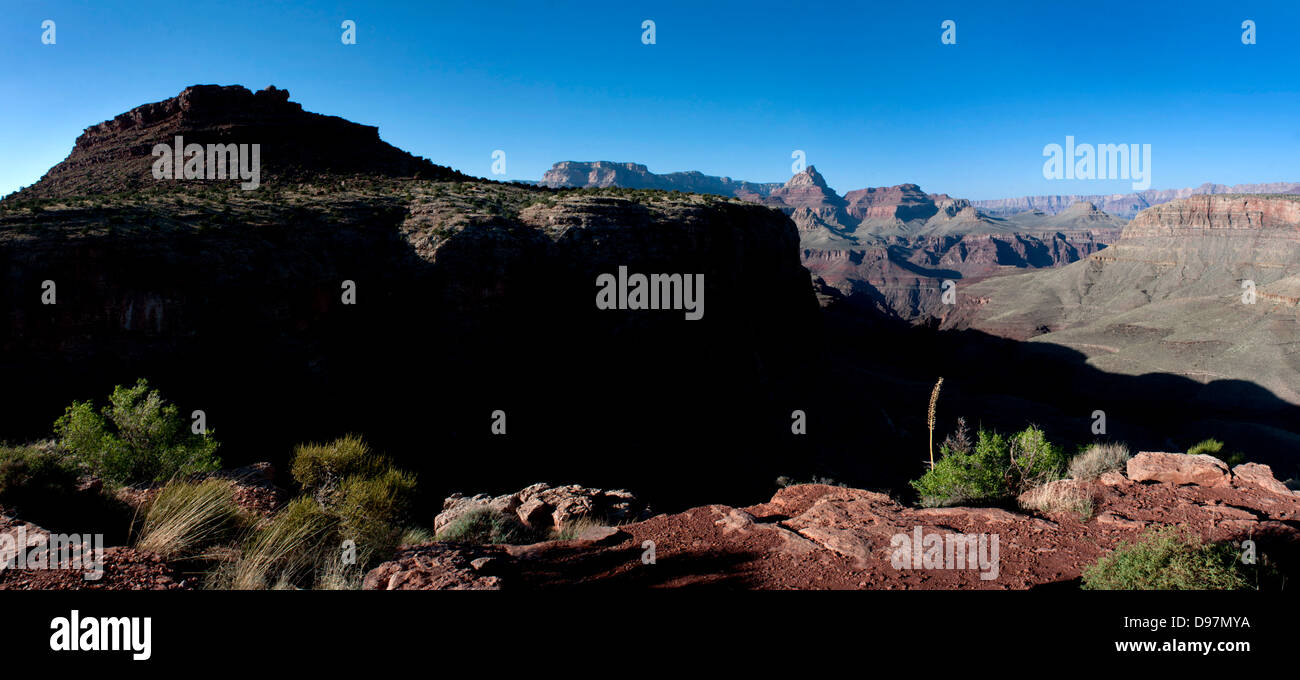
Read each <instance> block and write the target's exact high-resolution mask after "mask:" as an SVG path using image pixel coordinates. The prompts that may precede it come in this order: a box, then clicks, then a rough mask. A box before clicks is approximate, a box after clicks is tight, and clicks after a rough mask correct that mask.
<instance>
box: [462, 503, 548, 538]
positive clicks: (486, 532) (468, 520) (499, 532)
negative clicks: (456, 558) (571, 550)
mask: <svg viewBox="0 0 1300 680" xmlns="http://www.w3.org/2000/svg"><path fill="white" fill-rule="evenodd" d="M540 539H541V537H539V536H538V535H537V532H535V531H533V530H532V529H530V528H528V526H527V525H525V524H524V523H523V522H521V521H519V519H518V518H516V517H514V516H512V515H508V514H505V513H501V512H497V511H496V510H492V509H491V508H477V509H474V510H470V511H469V512H467V513H465V514H463V515H461V516H460V517H457V518H456V519H455V520H454V521H453V522H452V523H451V524H448V525H447V526H445V527H443V528H442V531H439V532H438V535H437V540H439V541H451V542H456V543H474V544H478V545H489V544H494V543H509V544H512V545H528V544H531V543H536V542H537V541H538V540H540Z"/></svg>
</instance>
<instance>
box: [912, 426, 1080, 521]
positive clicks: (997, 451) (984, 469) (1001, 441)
mask: <svg viewBox="0 0 1300 680" xmlns="http://www.w3.org/2000/svg"><path fill="white" fill-rule="evenodd" d="M940 453H941V457H940V458H939V460H938V461H936V462H935V465H934V467H933V468H931V469H930V470H928V471H927V472H926V473H925V474H924V475H922V476H921V478H920V479H917V480H915V481H913V482H912V487H913V488H914V489H916V491H917V494H918V495H919V496H920V498H921V504H922V505H928V506H935V505H957V504H961V503H990V502H995V501H999V500H1003V499H1005V498H1007V497H1010V496H1015V495H1019V494H1020V493H1023V492H1024V491H1027V490H1028V489H1030V488H1032V487H1034V486H1038V485H1040V484H1043V483H1046V482H1048V481H1052V480H1053V479H1055V478H1056V477H1058V476H1059V475H1060V473H1061V469H1062V468H1063V467H1064V464H1065V458H1064V455H1063V454H1062V453H1061V450H1060V448H1058V447H1056V446H1054V445H1052V444H1051V443H1050V442H1048V441H1047V438H1046V436H1045V435H1044V434H1043V431H1042V430H1040V429H1038V428H1037V427H1034V426H1032V425H1031V426H1030V427H1028V428H1026V429H1024V430H1022V431H1020V432H1018V433H1016V434H1014V435H1012V436H1010V437H1005V436H1003V435H1001V434H999V433H997V432H994V431H990V430H983V429H981V430H979V432H978V433H977V435H976V441H975V445H974V447H973V448H972V449H971V450H970V451H969V452H968V453H962V452H961V451H960V450H956V449H953V448H950V447H949V445H948V444H947V443H945V444H944V445H943V446H941V447H940Z"/></svg>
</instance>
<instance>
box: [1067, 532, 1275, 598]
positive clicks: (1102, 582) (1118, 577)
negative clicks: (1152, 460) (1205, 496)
mask: <svg viewBox="0 0 1300 680" xmlns="http://www.w3.org/2000/svg"><path fill="white" fill-rule="evenodd" d="M1248 576H1249V574H1248V572H1247V569H1246V565H1244V564H1243V563H1242V561H1241V559H1240V556H1239V554H1238V552H1237V550H1236V549H1235V548H1233V547H1232V546H1231V545H1229V544H1226V543H1205V542H1203V541H1202V540H1201V539H1200V537H1198V536H1195V535H1190V534H1186V533H1184V532H1183V531H1182V530H1180V529H1179V528H1178V527H1170V526H1166V527H1161V528H1159V529H1154V530H1148V531H1146V532H1144V533H1143V534H1142V536H1140V537H1139V538H1138V539H1137V540H1135V541H1132V542H1125V543H1122V544H1121V545H1120V546H1119V547H1118V548H1116V549H1115V550H1114V551H1112V552H1111V553H1110V554H1108V555H1104V556H1102V557H1101V558H1100V559H1098V560H1097V562H1096V563H1094V564H1092V565H1090V566H1088V567H1087V568H1085V569H1084V571H1083V586H1082V587H1083V589H1084V590H1243V589H1248V588H1251V587H1252V586H1251V581H1250V579H1249V578H1248Z"/></svg>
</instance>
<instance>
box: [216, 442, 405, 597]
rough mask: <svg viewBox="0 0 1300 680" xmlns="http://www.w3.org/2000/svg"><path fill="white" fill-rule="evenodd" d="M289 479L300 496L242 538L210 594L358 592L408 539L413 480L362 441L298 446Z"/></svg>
mask: <svg viewBox="0 0 1300 680" xmlns="http://www.w3.org/2000/svg"><path fill="white" fill-rule="evenodd" d="M290 471H291V474H292V475H293V477H294V479H295V481H297V482H298V483H299V484H300V485H301V486H302V490H303V495H301V496H299V497H298V498H296V499H294V500H293V501H291V502H290V503H289V504H288V505H286V506H285V507H284V508H283V509H281V510H280V511H279V512H277V513H276V514H275V515H274V516H273V517H271V518H270V520H268V521H267V522H265V523H264V524H263V525H261V526H260V527H258V528H257V529H255V530H254V531H252V532H251V534H249V535H248V536H246V537H245V538H244V540H243V541H242V542H241V544H240V549H239V555H238V557H237V559H235V560H234V561H233V562H232V563H231V564H229V565H226V566H225V567H223V568H222V569H221V570H219V571H218V573H217V574H216V575H215V577H214V579H213V584H214V586H213V587H227V588H236V589H241V590H244V589H264V588H313V587H314V588H325V589H338V588H356V587H359V585H360V582H361V576H362V574H364V573H365V570H367V569H369V568H370V567H372V566H374V565H375V564H376V563H378V562H380V561H382V560H384V559H387V558H388V557H389V556H391V555H392V554H393V552H394V551H395V550H396V549H397V547H398V546H399V545H400V544H401V543H402V542H403V541H404V539H405V538H406V537H407V536H408V535H409V534H410V531H409V530H408V515H409V512H410V508H411V503H412V501H413V499H414V497H415V476H414V475H412V474H410V473H408V472H403V471H401V470H398V469H397V468H395V467H393V465H392V463H391V462H390V461H389V460H388V458H387V457H385V456H381V455H378V454H375V453H373V452H372V451H371V450H370V447H369V446H368V445H367V444H366V443H365V441H363V440H362V439H361V438H360V437H357V436H355V435H348V436H345V437H341V438H339V439H336V440H334V441H332V442H329V443H326V444H303V445H300V446H299V447H297V449H296V451H295V455H294V459H293V463H292V465H291V466H290Z"/></svg>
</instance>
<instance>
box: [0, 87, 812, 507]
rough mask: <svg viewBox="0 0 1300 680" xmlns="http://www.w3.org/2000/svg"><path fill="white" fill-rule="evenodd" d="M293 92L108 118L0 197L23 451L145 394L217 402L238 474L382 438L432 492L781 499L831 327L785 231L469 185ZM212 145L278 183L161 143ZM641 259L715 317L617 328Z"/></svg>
mask: <svg viewBox="0 0 1300 680" xmlns="http://www.w3.org/2000/svg"><path fill="white" fill-rule="evenodd" d="M231 98H233V99H235V100H238V101H241V102H244V103H243V104H240V105H238V106H233V107H232V105H231V103H230V99H231ZM283 98H284V95H283V91H275V92H274V93H272V95H266V94H264V93H259V94H257V95H252V94H249V93H248V91H247V90H244V89H243V88H217V89H216V90H212V89H210V88H207V87H206V86H205V87H195V88H189V89H187V90H185V92H183V93H181V95H179V96H178V97H176V98H173V99H171V100H168V101H166V102H161V103H159V104H153V105H149V106H146V107H142V108H140V109H136V110H134V111H133V112H132V113H130V114H127V115H126V116H123V117H119V118H117V119H115V120H114V121H110V122H108V123H104V124H101V125H97V126H94V127H92V128H91V130H90V131H88V132H87V134H85V135H83V136H82V137H81V139H80V141H79V143H78V145H77V147H76V148H75V149H74V150H73V152H72V153H71V155H70V156H69V159H68V160H67V161H64V162H63V163H61V164H60V165H59V166H57V167H56V168H55V169H54V170H52V171H51V172H50V174H48V175H47V176H46V178H45V179H44V180H42V181H41V182H39V183H38V184H37V185H35V186H33V187H31V188H29V189H28V190H26V191H24V192H22V193H20V194H18V195H16V196H12V197H10V198H8V199H6V200H5V201H4V202H3V203H0V272H3V273H4V276H5V278H6V280H7V281H8V282H9V284H8V285H6V286H5V287H4V288H3V292H2V293H0V304H2V306H3V309H4V313H5V317H4V324H3V328H2V329H0V347H2V348H3V361H2V363H3V366H2V368H3V370H4V372H5V375H6V376H7V377H8V380H9V385H10V389H9V390H6V392H5V395H6V396H5V397H4V399H3V404H0V407H2V408H4V409H5V412H6V413H7V414H8V415H9V416H10V417H9V418H7V419H6V421H5V429H6V431H5V432H4V433H3V435H0V438H5V439H11V440H24V439H30V438H34V437H40V436H46V435H47V434H48V432H49V428H50V423H52V422H53V420H54V418H55V417H57V416H58V415H60V414H61V413H62V411H63V407H65V406H66V405H67V404H68V402H70V401H71V400H72V399H87V398H91V397H94V396H97V395H98V396H100V397H101V398H102V395H104V394H106V393H107V392H108V391H109V390H110V389H111V387H112V385H114V384H127V383H131V382H134V380H135V379H136V378H137V377H142V376H143V377H147V378H149V379H150V380H151V382H153V383H154V384H155V385H157V386H158V387H160V388H161V389H162V390H163V392H164V393H165V394H167V395H169V396H170V397H171V398H173V399H174V400H175V401H177V402H178V403H179V404H180V405H181V408H182V411H184V412H186V413H189V410H190V409H203V410H204V411H205V412H206V414H207V419H208V423H209V426H210V427H212V428H213V429H214V430H215V431H216V432H217V433H218V436H219V437H220V438H221V440H222V441H223V442H225V446H223V455H224V456H225V457H226V459H227V461H228V462H232V463H244V462H251V461H253V460H260V459H268V460H272V461H274V462H277V463H283V461H284V457H285V456H287V454H288V453H289V451H291V449H292V445H293V444H294V443H296V442H298V441H303V440H310V439H324V438H327V437H334V436H338V435H339V434H342V433H344V432H347V431H358V432H364V433H366V435H367V438H368V439H371V440H372V442H373V443H374V444H375V445H376V446H377V447H378V448H380V449H384V450H389V451H391V452H392V453H394V455H397V456H398V457H399V458H402V459H403V462H404V464H407V465H409V466H410V467H411V468H413V469H416V470H418V471H419V472H421V473H423V476H424V477H425V478H426V479H427V480H428V482H427V487H428V489H427V490H428V493H429V494H430V496H431V497H440V496H439V494H445V493H446V492H448V491H452V490H455V488H454V487H458V486H460V485H462V484H467V483H468V482H469V481H487V480H490V481H491V483H492V484H498V485H502V486H503V487H505V486H510V485H520V484H524V483H531V482H534V481H536V480H537V479H538V478H540V477H542V476H544V475H545V476H550V475H555V476H558V477H567V478H573V476H576V475H579V474H581V475H582V476H583V479H584V480H590V481H591V482H592V483H593V484H598V485H600V484H603V485H606V486H614V485H625V484H627V482H628V479H627V478H628V475H629V471H630V470H637V471H638V472H637V473H636V478H637V479H636V480H635V481H636V483H637V488H638V490H639V491H642V492H643V493H650V495H652V496H654V497H656V498H658V499H660V502H663V503H667V502H670V500H671V499H672V498H674V497H675V496H682V495H686V494H690V493H697V494H698V493H702V490H703V489H705V488H708V487H710V486H716V485H717V484H718V482H719V480H721V479H727V480H728V481H727V485H729V488H732V489H740V488H744V487H745V485H750V488H751V491H752V490H758V491H760V492H766V491H767V490H768V489H770V484H771V479H772V478H773V476H774V475H775V474H776V473H774V472H772V471H771V470H770V469H767V467H766V466H765V465H764V464H762V463H761V461H763V460H765V459H768V458H771V457H772V456H774V455H776V445H775V442H776V441H778V440H777V438H776V437H774V436H773V435H774V434H777V433H779V432H781V431H788V426H787V425H786V424H785V423H786V421H788V414H789V409H788V408H786V407H785V405H784V404H781V408H780V409H777V412H780V411H782V410H783V411H784V413H785V415H784V416H783V417H781V418H775V417H773V416H772V409H773V408H774V406H775V404H776V400H777V397H778V395H781V394H783V393H784V390H787V389H789V388H788V384H789V383H790V382H791V381H792V380H795V379H801V378H800V376H801V375H802V374H803V373H804V371H803V370H802V367H801V362H802V361H803V359H802V358H801V357H800V356H799V355H798V354H797V353H794V352H791V351H790V348H791V347H793V346H794V345H795V344H796V343H797V342H802V341H807V340H808V339H809V338H810V337H815V336H816V328H817V326H818V324H817V321H816V318H817V317H816V315H817V305H816V299H815V297H814V295H813V291H812V289H811V287H810V286H809V279H808V274H807V271H806V270H805V269H804V268H803V267H802V266H801V265H800V263H799V259H798V235H797V232H796V230H795V227H794V225H792V224H791V223H790V221H789V220H788V219H786V218H785V217H784V216H783V215H781V214H780V213H779V212H776V211H773V210H769V209H767V208H764V207H762V206H757V205H750V204H745V203H742V202H739V201H734V200H720V199H714V198H713V197H703V196H699V195H694V196H678V197H672V196H670V195H668V194H645V195H640V196H635V197H630V198H628V197H620V196H614V195H600V194H599V193H594V194H593V193H583V192H567V193H563V194H561V193H560V192H555V191H551V190H547V189H542V188H534V187H525V186H519V185H505V184H498V183H495V182H488V181H481V180H477V181H459V177H460V176H459V175H458V174H456V173H452V172H451V171H445V170H439V169H438V168H437V166H433V165H431V164H427V163H425V162H421V161H419V160H417V159H415V158H414V157H412V156H409V155H408V154H405V153H404V152H401V151H398V150H396V149H393V148H392V147H388V146H387V145H386V144H383V143H382V142H380V141H379V140H378V137H377V134H376V133H375V130H374V128H366V127H364V126H358V125H354V124H352V123H347V122H346V121H342V120H341V119H336V118H330V117H326V116H318V115H316V114H307V113H301V111H300V109H298V108H297V106H296V105H292V104H289V103H287V102H286V101H284V100H283ZM295 112H296V113H295ZM280 125H291V126H301V127H302V129H301V130H300V131H299V132H298V133H296V134H295V133H291V132H283V131H276V130H278V129H279V128H278V127H277V126H280ZM312 126H315V127H312ZM347 130H353V132H355V135H354V136H352V137H348V136H347V135H344V139H352V140H353V142H354V143H349V144H344V145H343V146H342V147H340V146H339V144H340V134H336V133H339V132H340V131H343V132H346V131H347ZM214 131H219V132H221V133H222V134H226V133H229V135H230V136H228V137H223V139H227V140H229V141H231V142H235V143H242V142H250V143H251V142H261V143H264V144H265V146H264V147H263V149H262V155H261V159H262V164H263V169H264V170H263V181H262V185H261V187H260V188H258V189H257V190H253V191H243V190H240V189H239V188H238V185H237V184H236V183H234V182H230V181H217V180H214V181H205V182H199V181H155V180H154V179H153V177H152V176H151V174H150V162H151V160H152V159H151V158H150V156H149V152H150V149H151V148H152V147H153V145H154V144H155V143H164V144H165V143H168V142H169V140H170V139H171V138H172V137H173V136H174V135H178V134H182V135H184V136H185V138H186V141H187V142H196V143H203V142H207V141H209V139H210V138H209V137H208V134H209V133H213V132H214ZM254 133H258V134H254ZM349 134H350V133H349ZM362 146H364V147H365V148H364V149H363V148H360V147H362ZM352 151H356V155H352V153H351V152H352ZM443 175H446V177H443ZM421 177H424V178H423V179H421ZM443 180H455V181H443ZM130 187H140V188H139V189H136V190H134V191H129V192H127V190H128V189H129V188H130ZM119 192H127V193H119ZM620 266H624V267H627V268H628V270H629V271H630V272H632V273H641V274H647V275H648V274H658V273H679V274H695V273H699V274H703V276H704V291H703V292H702V294H703V298H704V317H703V318H702V319H701V320H699V321H688V320H686V319H685V318H684V312H683V311H681V310H680V309H678V310H673V309H667V310H662V311H641V312H637V311H619V310H600V309H597V307H596V305H595V297H596V286H595V282H596V279H597V276H598V275H600V274H604V273H616V272H617V271H618V268H619V267H620ZM45 281H52V282H54V283H55V284H56V286H57V289H56V290H57V303H56V304H44V303H43V300H42V294H43V292H44V290H45V289H44V288H43V282H45ZM349 283H350V284H351V285H354V286H355V292H356V304H344V301H343V298H342V294H343V292H344V291H345V287H346V286H347V285H348V284H349ZM810 334H811V335H810ZM496 410H502V411H504V412H505V413H506V414H507V417H508V420H507V422H508V434H507V435H506V436H504V437H494V436H493V435H492V434H491V425H492V423H493V417H492V414H493V412H494V411H496ZM684 414H687V415H686V416H685V417H684ZM718 422H724V423H729V424H730V425H729V427H727V428H719V427H716V426H715V423H718ZM724 440H725V444H724ZM547 452H550V453H547ZM615 452H616V453H615ZM704 454H707V455H704ZM493 460H497V461H509V462H510V464H509V465H502V464H500V463H486V462H485V461H493ZM647 460H655V461H656V462H655V464H654V465H652V466H649V467H648V468H647V467H646V466H645V465H644V464H643V462H644V461H647ZM638 461H640V462H638ZM688 463H690V464H691V469H692V472H691V473H690V474H684V473H683V472H682V471H681V468H682V466H684V465H686V464H688ZM503 467H504V468H505V469H502V468H503ZM738 470H739V471H740V472H737V471H738Z"/></svg>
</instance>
